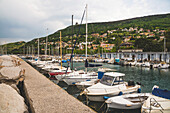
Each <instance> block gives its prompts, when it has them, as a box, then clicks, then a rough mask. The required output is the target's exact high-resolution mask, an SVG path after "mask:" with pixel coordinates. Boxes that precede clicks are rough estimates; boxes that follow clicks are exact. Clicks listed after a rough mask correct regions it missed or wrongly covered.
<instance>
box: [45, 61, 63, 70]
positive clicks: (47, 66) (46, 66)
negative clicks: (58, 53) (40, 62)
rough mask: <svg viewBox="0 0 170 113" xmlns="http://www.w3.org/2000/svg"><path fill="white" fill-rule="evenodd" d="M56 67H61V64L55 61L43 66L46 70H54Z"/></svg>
mask: <svg viewBox="0 0 170 113" xmlns="http://www.w3.org/2000/svg"><path fill="white" fill-rule="evenodd" d="M56 68H58V69H59V68H60V66H59V64H57V63H55V64H48V65H45V66H44V67H42V69H43V70H46V71H52V70H53V69H56Z"/></svg>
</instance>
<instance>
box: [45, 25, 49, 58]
mask: <svg viewBox="0 0 170 113" xmlns="http://www.w3.org/2000/svg"><path fill="white" fill-rule="evenodd" d="M47 43H48V28H47V37H46V46H45V60H47Z"/></svg>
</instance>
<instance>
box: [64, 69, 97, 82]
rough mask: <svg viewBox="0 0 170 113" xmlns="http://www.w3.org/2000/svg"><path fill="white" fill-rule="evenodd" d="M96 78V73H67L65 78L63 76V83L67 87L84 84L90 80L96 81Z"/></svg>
mask: <svg viewBox="0 0 170 113" xmlns="http://www.w3.org/2000/svg"><path fill="white" fill-rule="evenodd" d="M97 78H98V74H97V73H96V72H88V73H74V72H73V73H69V74H67V75H66V76H63V81H64V82H65V83H67V85H75V83H76V82H84V81H90V80H94V79H95V80H96V79H97Z"/></svg>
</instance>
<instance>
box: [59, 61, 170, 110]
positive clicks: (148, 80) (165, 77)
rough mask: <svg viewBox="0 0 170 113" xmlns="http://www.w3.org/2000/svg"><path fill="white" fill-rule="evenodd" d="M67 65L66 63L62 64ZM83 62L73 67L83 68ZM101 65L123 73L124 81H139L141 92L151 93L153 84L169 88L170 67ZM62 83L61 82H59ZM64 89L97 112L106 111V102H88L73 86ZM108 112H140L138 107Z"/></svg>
mask: <svg viewBox="0 0 170 113" xmlns="http://www.w3.org/2000/svg"><path fill="white" fill-rule="evenodd" d="M63 65H65V66H66V65H67V64H63ZM79 66H84V63H74V67H76V68H77V69H78V70H79V69H85V67H79ZM103 67H107V68H111V69H115V70H117V72H121V73H124V74H125V77H124V79H125V81H129V80H133V81H135V82H140V83H141V89H142V92H143V93H151V92H152V88H153V86H154V85H157V86H159V87H160V88H161V89H167V90H170V69H157V68H156V69H149V68H145V67H130V66H120V65H112V64H106V63H104V64H103ZM97 69H98V68H89V69H88V70H95V71H97ZM59 84H63V83H59ZM66 91H67V92H68V93H69V94H71V95H73V96H74V97H75V98H78V99H79V100H80V101H82V102H83V103H84V104H86V105H88V106H89V107H91V108H92V109H94V110H95V111H97V112H99V113H100V112H102V113H103V112H106V110H107V108H106V104H104V103H99V102H88V104H87V101H86V98H85V97H80V96H79V93H80V91H79V90H78V89H77V88H76V87H75V86H69V87H68V88H67V89H66ZM108 112H112V113H140V109H136V110H118V109H112V110H109V111H108Z"/></svg>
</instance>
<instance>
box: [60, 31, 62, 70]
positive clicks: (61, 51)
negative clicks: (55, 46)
mask: <svg viewBox="0 0 170 113" xmlns="http://www.w3.org/2000/svg"><path fill="white" fill-rule="evenodd" d="M61 44H62V43H61V31H60V56H61V69H62V45H61Z"/></svg>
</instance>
